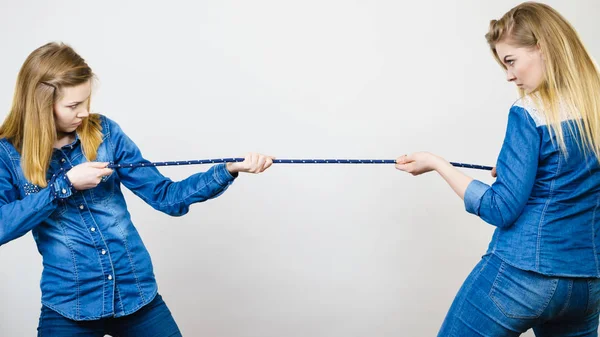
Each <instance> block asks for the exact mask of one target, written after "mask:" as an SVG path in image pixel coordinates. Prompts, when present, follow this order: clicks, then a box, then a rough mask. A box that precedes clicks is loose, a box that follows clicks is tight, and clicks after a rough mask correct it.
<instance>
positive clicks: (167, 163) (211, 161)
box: [108, 158, 492, 171]
mask: <svg viewBox="0 0 600 337" xmlns="http://www.w3.org/2000/svg"><path fill="white" fill-rule="evenodd" d="M243 161H244V158H221V159H201V160H184V161H164V162H144V163H131V164H114V163H110V164H109V165H108V168H111V169H114V168H134V167H156V166H181V165H199V164H219V163H233V162H243ZM273 163H274V164H396V160H394V159H274V160H273ZM450 164H452V165H453V166H456V167H463V168H469V169H476V170H487V171H491V170H492V167H491V166H482V165H474V164H465V163H455V162H450Z"/></svg>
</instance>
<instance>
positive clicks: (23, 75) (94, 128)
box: [0, 42, 102, 187]
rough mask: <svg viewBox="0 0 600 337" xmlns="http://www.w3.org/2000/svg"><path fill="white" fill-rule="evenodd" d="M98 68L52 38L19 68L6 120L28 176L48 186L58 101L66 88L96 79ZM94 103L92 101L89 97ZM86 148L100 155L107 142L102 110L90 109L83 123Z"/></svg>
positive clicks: (2, 132) (1, 130) (6, 134)
mask: <svg viewBox="0 0 600 337" xmlns="http://www.w3.org/2000/svg"><path fill="white" fill-rule="evenodd" d="M93 78H94V74H93V72H92V70H91V69H90V67H89V66H88V65H87V64H86V63H85V61H84V60H83V58H81V56H79V55H78V54H77V53H76V52H75V51H74V50H73V49H72V48H71V47H70V46H68V45H65V44H63V43H56V42H51V43H48V44H46V45H43V46H41V47H39V48H38V49H36V50H34V51H33V52H32V53H31V54H30V55H29V56H28V57H27V59H26V60H25V63H24V64H23V66H22V67H21V70H20V71H19V75H18V77H17V84H16V86H15V94H14V97H13V102H12V108H11V110H10V113H9V114H8V116H7V117H6V119H5V121H4V123H3V124H2V126H0V138H6V139H7V140H9V141H10V142H11V143H12V144H13V146H14V147H15V148H16V149H17V151H19V153H20V154H21V168H22V169H23V173H24V175H25V178H26V179H27V180H29V181H30V182H32V183H33V184H35V185H38V186H40V187H46V186H47V182H46V172H47V171H48V168H49V165H50V159H51V157H52V151H53V147H54V144H55V142H56V140H57V130H56V126H55V123H54V103H55V102H56V101H57V100H59V99H60V98H61V95H62V90H63V88H68V87H74V86H78V85H80V84H84V83H86V82H87V81H91V80H92V79H93ZM88 109H89V101H88ZM77 133H78V135H79V138H80V140H81V144H82V149H83V153H84V155H85V156H86V158H87V159H88V160H89V161H92V160H95V159H96V155H97V151H98V147H99V146H100V143H101V142H102V128H101V125H100V116H99V115H97V114H90V116H89V117H88V118H85V119H84V120H83V121H82V123H81V125H80V126H79V127H78V128H77Z"/></svg>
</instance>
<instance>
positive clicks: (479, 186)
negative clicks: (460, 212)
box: [465, 180, 490, 215]
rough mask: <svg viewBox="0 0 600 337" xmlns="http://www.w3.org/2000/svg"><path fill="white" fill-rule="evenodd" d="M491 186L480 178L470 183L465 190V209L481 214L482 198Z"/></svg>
mask: <svg viewBox="0 0 600 337" xmlns="http://www.w3.org/2000/svg"><path fill="white" fill-rule="evenodd" d="M489 188H490V186H489V185H487V184H484V183H482V182H481V181H479V180H473V181H471V183H469V186H467V190H466V191H465V209H466V210H467V212H469V213H471V214H475V215H479V206H481V199H482V198H483V195H484V194H485V192H487V190H488V189H489Z"/></svg>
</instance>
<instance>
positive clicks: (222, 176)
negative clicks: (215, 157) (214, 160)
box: [213, 164, 238, 186]
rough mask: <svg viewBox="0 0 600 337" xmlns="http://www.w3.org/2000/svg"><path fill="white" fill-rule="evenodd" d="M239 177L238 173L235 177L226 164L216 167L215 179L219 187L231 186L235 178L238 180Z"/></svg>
mask: <svg viewBox="0 0 600 337" xmlns="http://www.w3.org/2000/svg"><path fill="white" fill-rule="evenodd" d="M237 176H238V174H237V173H236V174H235V175H232V174H231V173H230V172H229V170H227V166H226V164H218V165H215V167H214V171H213V177H214V178H215V181H216V182H217V183H218V184H219V185H222V186H225V185H229V184H231V183H232V182H233V180H234V179H235V178H237Z"/></svg>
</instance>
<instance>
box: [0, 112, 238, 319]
mask: <svg viewBox="0 0 600 337" xmlns="http://www.w3.org/2000/svg"><path fill="white" fill-rule="evenodd" d="M101 121H102V134H103V142H102V144H101V145H100V147H99V149H98V157H97V161H99V162H114V163H137V162H147V161H146V160H145V159H144V158H143V157H142V154H141V152H140V150H139V149H138V147H137V146H136V145H135V143H134V142H133V141H131V139H129V137H127V135H126V134H125V133H123V131H122V130H121V128H120V127H119V126H118V125H117V124H116V123H115V122H114V121H111V120H110V119H108V118H106V117H104V116H101ZM85 161H86V158H85V156H83V153H82V148H81V146H80V141H79V139H78V138H77V139H76V140H75V141H74V142H73V143H71V144H69V145H66V146H64V147H62V148H61V149H55V150H54V152H53V155H52V160H51V164H50V169H49V170H48V179H49V181H50V183H49V185H48V187H47V188H43V189H41V188H39V187H37V186H34V185H32V184H30V183H29V182H28V181H27V180H26V179H25V178H24V176H23V172H22V170H21V168H20V155H19V153H18V152H17V151H16V150H15V148H14V147H13V146H12V145H11V144H10V143H9V142H8V141H7V140H6V139H1V140H0V245H2V244H5V243H6V242H8V241H10V240H13V239H16V238H18V237H20V236H22V235H24V234H26V233H27V232H28V231H30V230H32V233H33V236H34V239H35V241H36V244H37V247H38V250H39V252H40V254H41V255H42V257H43V272H42V278H41V290H42V303H43V304H44V305H46V306H47V307H49V308H51V309H53V310H55V311H56V312H58V313H60V314H61V315H63V316H65V317H67V318H70V319H73V320H94V319H100V318H104V317H120V316H124V315H128V314H131V313H133V312H135V311H136V310H138V309H140V308H141V307H142V306H144V305H145V304H147V303H149V302H150V301H151V300H152V299H153V298H154V296H155V295H156V293H157V285H156V281H155V278H154V273H153V270H152V262H151V260H150V255H149V254H148V251H147V250H146V247H145V246H144V244H143V242H142V239H141V238H140V235H139V233H138V232H137V230H136V228H135V226H134V225H133V223H132V221H131V217H130V214H129V212H128V211H127V205H126V204H125V199H124V197H123V194H122V192H121V184H123V185H124V186H125V187H127V188H128V189H130V190H131V191H132V192H133V193H135V195H137V196H139V197H140V198H142V199H143V200H144V201H145V202H146V203H148V204H149V205H150V206H152V207H154V208H155V209H157V210H159V211H162V212H164V213H167V214H169V215H172V216H181V215H184V214H186V213H187V212H188V210H189V207H190V205H191V204H193V203H196V202H201V201H205V200H207V199H211V198H214V197H217V196H218V195H220V194H221V193H223V192H224V191H225V190H226V189H227V187H228V186H229V185H230V184H231V183H232V182H233V180H234V177H233V176H232V175H231V174H230V173H229V171H227V169H226V168H225V165H224V164H220V165H216V166H213V167H212V168H210V169H209V170H208V171H207V172H205V173H197V174H195V175H192V176H190V177H189V178H187V179H185V180H183V181H180V182H173V181H171V180H170V179H168V178H166V177H164V176H163V175H162V174H161V173H160V172H159V171H158V170H157V169H156V168H155V167H142V168H129V169H128V168H120V169H116V170H115V171H114V172H113V174H112V175H110V176H108V177H105V178H103V179H102V181H101V182H100V184H98V186H97V187H95V188H92V189H89V190H84V191H76V190H74V189H73V188H71V186H70V183H69V181H68V179H65V173H66V172H67V171H68V170H69V168H70V167H72V166H75V165H78V164H81V163H83V162H85Z"/></svg>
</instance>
